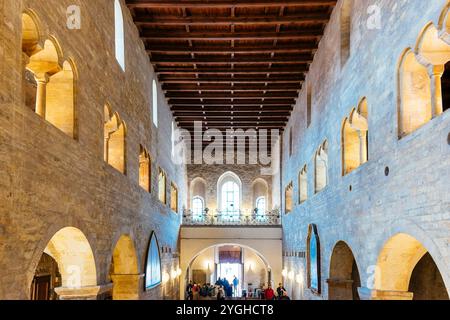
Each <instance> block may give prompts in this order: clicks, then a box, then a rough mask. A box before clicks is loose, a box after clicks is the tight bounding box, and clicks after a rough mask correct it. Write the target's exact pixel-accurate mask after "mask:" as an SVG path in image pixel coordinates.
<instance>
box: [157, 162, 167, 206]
mask: <svg viewBox="0 0 450 320" xmlns="http://www.w3.org/2000/svg"><path fill="white" fill-rule="evenodd" d="M158 198H159V201H161V202H162V203H164V204H166V203H167V202H166V173H165V172H164V171H163V170H162V169H161V168H160V169H159V175H158Z"/></svg>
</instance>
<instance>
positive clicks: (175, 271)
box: [170, 269, 178, 280]
mask: <svg viewBox="0 0 450 320" xmlns="http://www.w3.org/2000/svg"><path fill="white" fill-rule="evenodd" d="M177 276H178V272H177V270H175V269H172V271H171V272H170V278H171V279H172V280H175V279H176V278H177Z"/></svg>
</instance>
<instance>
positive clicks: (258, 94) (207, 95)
mask: <svg viewBox="0 0 450 320" xmlns="http://www.w3.org/2000/svg"><path fill="white" fill-rule="evenodd" d="M297 97H298V94H297V93H296V92H292V91H288V92H266V93H264V91H248V92H247V91H243V92H233V93H231V91H230V92H203V93H201V94H200V93H198V92H192V91H191V92H189V91H187V92H184V91H168V92H166V98H169V99H170V98H179V99H193V100H196V99H236V98H238V99H262V98H265V99H266V98H273V99H284V98H292V99H296V98H297Z"/></svg>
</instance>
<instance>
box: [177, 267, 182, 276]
mask: <svg viewBox="0 0 450 320" xmlns="http://www.w3.org/2000/svg"><path fill="white" fill-rule="evenodd" d="M177 276H178V277H179V276H181V269H180V267H178V268H177Z"/></svg>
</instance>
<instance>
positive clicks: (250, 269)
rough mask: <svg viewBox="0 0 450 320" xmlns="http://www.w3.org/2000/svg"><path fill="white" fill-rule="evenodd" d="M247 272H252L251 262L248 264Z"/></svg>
mask: <svg viewBox="0 0 450 320" xmlns="http://www.w3.org/2000/svg"><path fill="white" fill-rule="evenodd" d="M247 265H248V272H252V271H253V262H248V263H247Z"/></svg>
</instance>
